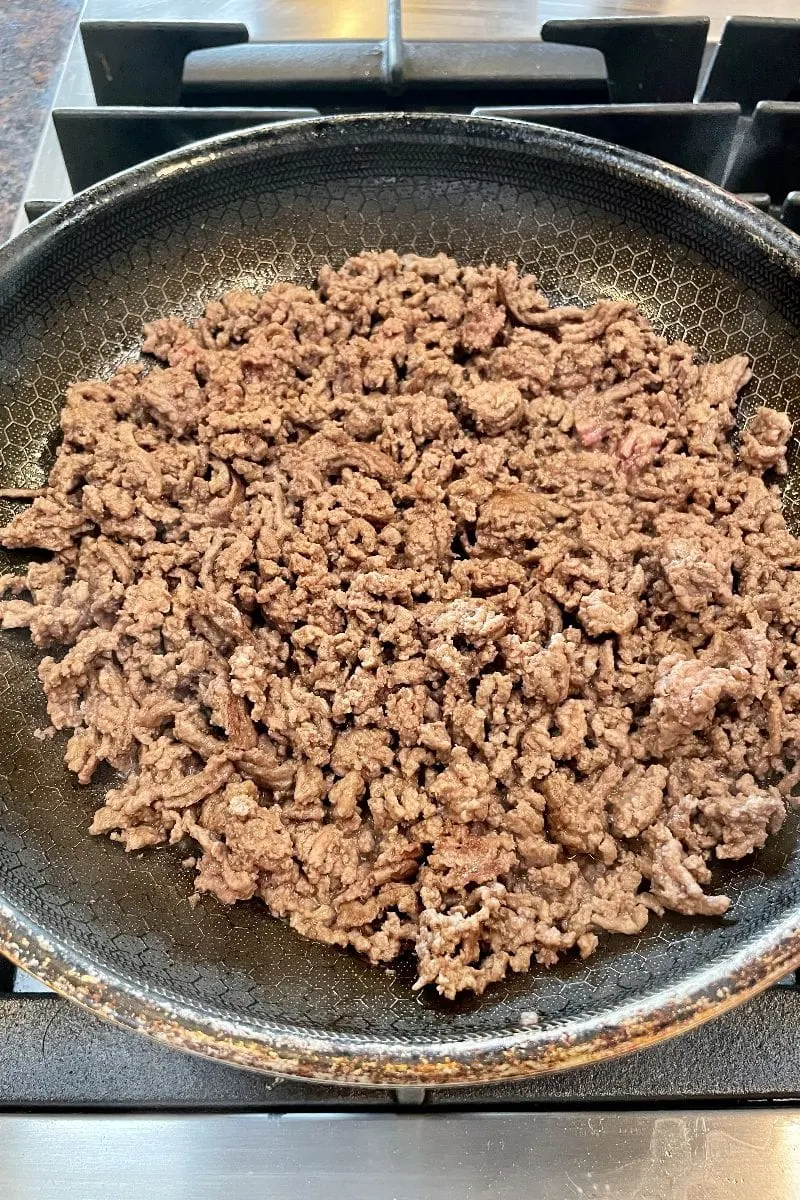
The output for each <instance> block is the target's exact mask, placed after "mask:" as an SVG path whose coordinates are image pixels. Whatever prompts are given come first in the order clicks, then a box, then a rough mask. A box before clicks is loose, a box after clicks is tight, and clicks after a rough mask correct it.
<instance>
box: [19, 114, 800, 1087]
mask: <svg viewBox="0 0 800 1200" xmlns="http://www.w3.org/2000/svg"><path fill="white" fill-rule="evenodd" d="M381 247H384V248H388V247H391V248H395V249H397V250H399V251H415V252H417V253H420V254H432V253H434V252H436V251H438V250H445V251H447V252H448V253H449V254H452V255H453V256H455V257H456V258H458V259H459V260H460V261H462V262H482V261H491V260H495V261H498V262H505V261H507V260H508V259H514V260H516V261H517V262H518V264H519V265H520V267H521V268H522V269H524V270H526V271H533V272H534V273H536V274H537V275H538V276H539V278H540V280H541V282H542V284H543V286H544V289H545V291H547V292H548V294H549V295H550V296H551V298H552V299H553V300H554V301H558V302H562V303H563V302H566V303H581V304H588V303H591V302H592V301H594V300H595V299H597V298H600V297H603V296H611V297H619V298H625V299H629V300H631V301H632V302H633V303H635V304H637V305H638V306H639V307H641V308H642V309H643V310H644V311H645V312H646V313H647V315H648V316H649V317H650V318H651V320H652V321H653V322H654V324H655V325H656V328H657V329H658V330H659V332H662V333H664V334H665V335H667V336H669V337H670V338H673V339H674V338H678V337H681V338H685V339H686V340H687V341H689V342H691V343H693V344H695V345H697V346H699V347H700V350H701V353H702V355H703V356H705V357H709V358H711V357H721V356H723V355H725V354H728V353H733V352H742V351H743V352H745V353H747V354H749V355H750V356H751V357H752V359H753V372H754V379H753V382H752V383H751V385H750V386H749V388H748V390H747V392H746V393H745V396H744V399H743V401H742V403H741V411H740V414H739V417H740V420H741V419H744V418H745V417H746V416H747V414H748V412H749V411H750V410H751V408H752V407H753V405H755V404H760V403H764V404H770V405H772V406H773V407H776V408H780V409H785V410H788V411H789V412H790V413H791V414H792V415H797V413H800V240H798V239H796V238H795V237H794V235H792V234H791V233H789V232H787V231H785V230H783V229H781V228H780V227H779V226H778V225H777V224H776V223H774V222H773V221H772V220H771V219H770V218H768V217H764V216H762V215H761V214H759V213H756V212H754V211H752V210H750V209H749V208H747V207H746V206H745V205H744V204H742V203H740V202H738V201H737V200H735V199H733V198H731V197H730V196H727V195H726V194H725V193H723V192H722V191H720V190H719V189H717V188H714V187H713V186H711V185H709V184H706V183H703V182H702V181H700V180H698V179H696V178H695V177H693V176H691V175H688V174H686V173H685V172H682V171H680V170H678V169H676V168H674V167H668V166H665V165H664V164H662V163H659V162H657V161H656V160H654V159H649V158H646V157H644V156H641V155H637V154H634V153H632V152H629V151H625V150H621V149H619V148H616V147H612V146H609V145H606V144H604V143H602V142H597V141H594V140H592V139H589V138H585V137H582V136H580V135H577V134H572V133H565V132H561V131H558V130H554V129H549V128H548V129H546V128H542V127H537V126H535V125H528V124H523V123H518V122H512V121H497V120H491V119H487V118H483V119H481V118H472V117H459V116H444V115H407V114H402V113H395V114H381V115H379V116H355V117H331V118H321V119H315V120H310V121H298V122H291V123H287V124H285V125H282V126H277V127H276V126H270V127H265V128H262V129H256V130H247V131H244V132H237V133H234V134H229V135H224V136H222V137H219V138H215V139H212V140H210V141H208V142H203V143H200V144H199V145H193V146H191V147H189V148H187V149H184V150H180V151H178V152H176V153H174V154H170V155H167V156H165V157H163V158H160V159H155V160H153V161H152V162H150V163H145V164H143V165H142V166H139V167H136V168H134V169H133V170H131V171H128V172H125V173H123V174H121V175H118V176H116V177H114V178H112V179H110V180H106V181H104V182H103V183H101V184H99V185H97V186H96V187H94V188H91V189H89V190H88V191H86V192H84V193H81V194H80V195H79V196H77V197H75V198H74V199H73V200H71V201H69V202H68V203H67V204H65V205H63V206H61V207H60V208H58V209H56V210H55V211H53V212H52V213H50V214H49V215H47V216H46V217H44V218H42V219H41V220H39V221H37V222H36V223H35V224H34V225H33V226H31V227H30V228H29V229H28V230H26V231H25V232H24V233H23V234H21V235H20V236H19V237H18V238H17V239H16V240H15V241H13V242H11V243H9V244H8V245H7V246H6V247H5V248H4V249H2V250H0V464H1V465H0V479H1V480H2V483H3V485H4V486H17V487H19V486H37V485H39V484H40V483H41V482H42V481H43V479H44V477H45V475H46V473H47V470H48V469H49V467H50V465H51V463H52V461H53V456H54V452H55V447H56V436H57V423H58V409H59V405H60V401H61V398H62V396H63V393H64V390H65V387H66V385H67V384H68V383H70V382H71V381H73V380H75V379H77V378H86V377H88V376H91V375H93V374H95V373H99V374H101V375H103V374H108V373H110V372H111V370H112V369H113V368H114V367H115V366H117V365H119V363H120V362H122V361H123V360H125V359H128V358H131V357H136V355H137V353H138V343H139V336H140V331H141V326H142V323H143V321H145V320H149V319H152V318H153V317H156V316H161V315H166V314H167V313H170V312H178V313H181V314H183V315H186V316H189V317H192V316H196V315H199V313H200V312H201V310H202V308H203V306H204V303H205V302H206V301H207V300H208V299H210V298H212V297H214V296H215V295H218V294H219V293H221V292H223V291H225V290H226V289H228V288H231V287H234V286H244V287H255V288H260V287H265V286H267V285H269V284H270V283H271V282H273V281H275V280H276V279H291V280H293V281H296V282H300V283H311V281H312V280H313V277H314V275H315V272H316V270H317V269H318V267H319V266H320V265H321V264H322V263H324V262H326V261H331V262H333V263H334V264H338V263H340V262H341V261H342V260H344V258H346V257H347V256H348V255H350V254H353V253H357V252H358V251H360V250H361V249H363V248H381ZM793 449H794V448H793ZM790 463H791V469H790V474H789V476H788V480H787V482H786V485H785V494H784V503H785V508H786V512H787V516H788V517H789V520H790V523H791V524H792V528H793V531H795V532H796V531H797V530H798V529H799V528H800V521H798V517H800V504H799V503H798V498H797V497H798V491H797V477H798V476H797V470H798V468H797V462H796V455H794V454H793V455H792V457H791V460H790ZM15 507H16V506H15V505H13V504H12V503H10V502H8V501H2V502H0V519H1V520H2V521H3V522H4V523H5V521H7V520H8V519H9V518H10V516H11V515H12V513H13V511H15ZM22 561H23V560H22V556H21V555H18V554H13V553H7V552H2V553H0V569H2V570H10V569H12V570H13V569H19V566H20V564H21V562H22ZM38 657H39V654H38V652H37V651H36V650H35V649H34V648H32V647H31V646H30V644H29V643H28V640H27V636H26V635H25V634H24V633H13V632H10V633H7V634H4V635H3V636H2V640H0V951H2V952H3V953H6V954H8V955H9V956H10V957H12V958H13V959H14V960H15V961H17V962H18V963H19V964H21V965H22V966H23V967H25V968H26V969H27V970H29V971H31V972H32V973H33V974H35V975H37V976H38V977H39V978H40V979H42V980H44V982H46V983H47V984H49V985H50V986H51V987H54V988H55V989H56V990H58V991H60V992H62V993H63V994H65V995H66V996H68V997H70V998H72V999H74V1000H77V1001H79V1002H80V1003H82V1004H84V1005H86V1006H88V1007H89V1008H91V1009H92V1010H94V1011H95V1012H96V1013H98V1014H99V1015H101V1016H104V1017H107V1018H110V1019H112V1020H114V1021H116V1022H118V1023H120V1024H122V1025H125V1026H128V1027H131V1028H134V1029H137V1030H140V1031H142V1032H144V1033H148V1034H150V1035H152V1036H154V1037H156V1038H158V1039H160V1040H162V1041H164V1042H167V1043H169V1044H170V1045H173V1046H176V1047H181V1048H183V1049H187V1050H192V1051H196V1052H199V1053H202V1054H206V1055H210V1056H213V1057H217V1058H220V1059H224V1060H226V1061H228V1062H231V1063H236V1064H239V1065H241V1066H246V1067H251V1068H256V1069H261V1070H267V1071H272V1072H276V1073H281V1074H287V1075H294V1076H298V1077H305V1078H315V1079H321V1080H329V1081H336V1082H340V1083H344V1082H351V1083H358V1084H376V1085H387V1086H388V1085H396V1084H424V1085H428V1086H430V1085H435V1084H453V1083H472V1084H475V1083H480V1082H485V1081H489V1080H502V1079H513V1078H519V1077H523V1076H526V1075H531V1074H534V1073H536V1072H541V1071H547V1070H554V1069H559V1068H565V1067H569V1066H573V1065H577V1064H578V1063H583V1062H588V1061H592V1060H596V1059H599V1058H603V1057H608V1056H610V1055H613V1054H617V1053H621V1052H623V1051H627V1050H632V1049H635V1048H637V1047H639V1046H644V1045H647V1044H649V1043H650V1042H652V1041H654V1040H657V1039H658V1038H661V1037H664V1036H666V1035H669V1034H674V1033H678V1032H680V1031H681V1030H683V1029H686V1028H688V1027H690V1026H692V1025H694V1024H696V1023H698V1022H700V1021H702V1020H705V1019H707V1018H708V1017H710V1016H713V1015H714V1014H715V1013H719V1012H722V1011H724V1010H725V1009H727V1008H729V1007H731V1006H732V1005H734V1004H736V1003H738V1002H740V1001H742V1000H744V999H745V998H746V997H747V996H749V995H751V994H752V993H754V992H755V991H757V990H759V989H760V988H763V987H765V986H766V985H767V984H769V983H770V982H771V981H773V980H775V979H777V978H779V977H780V976H782V975H783V974H785V973H786V972H787V971H788V970H789V969H790V968H792V967H793V966H794V965H795V964H796V963H797V962H798V960H800V858H799V857H798V854H797V851H796V849H795V836H796V832H797V821H796V819H795V818H793V817H792V818H790V820H789V821H788V822H787V823H786V825H785V827H784V829H783V830H782V831H781V834H780V835H779V836H778V837H777V838H775V839H773V840H772V841H771V843H770V844H769V845H768V847H767V848H766V850H765V851H764V852H762V853H761V854H760V855H758V856H757V857H756V858H755V860H753V859H751V860H748V861H746V862H745V863H744V864H743V865H740V866H737V867H734V868H730V869H727V870H726V871H725V872H724V873H722V872H721V873H720V881H721V886H722V884H723V883H724V890H725V891H726V892H728V893H729V894H730V895H731V896H732V898H733V901H734V903H733V905H732V908H731V911H730V913H729V914H728V916H727V917H726V918H725V919H723V920H721V921H716V922H712V921H701V920H691V921H689V920H686V919H683V918H680V917H677V916H672V917H669V918H667V919H664V920H656V919H653V920H652V921H651V923H650V925H649V927H648V929H647V931H646V932H645V933H644V934H643V935H642V936H640V937H638V938H613V937H610V938H607V939H606V940H605V941H604V942H603V943H602V945H601V949H600V951H599V952H598V953H597V954H596V955H595V956H594V957H593V958H592V959H591V960H590V961H589V962H587V963H585V964H580V963H577V962H566V963H564V964H562V965H561V966H559V967H558V968H556V969H554V970H553V971H550V972H544V971H541V970H533V971H532V972H531V973H530V974H529V975H527V976H515V977H514V978H513V979H511V980H509V981H508V982H506V983H503V984H501V985H497V986H495V987H494V988H492V989H491V990H490V991H489V992H487V993H486V994H485V995H484V996H483V997H481V998H478V999H476V998H468V999H463V1000H460V1001H458V1002H455V1003H448V1002H445V1001H441V1000H438V999H437V998H436V997H431V996H429V995H427V994H422V995H413V994H412V993H411V991H410V982H411V979H412V973H411V971H410V970H409V969H408V966H407V965H404V964H401V965H400V967H399V969H398V970H397V971H396V972H394V973H388V972H385V971H381V970H377V969H375V968H372V967H370V966H368V965H367V964H366V963H362V962H361V961H360V960H358V959H356V958H355V957H352V956H349V955H346V954H344V953H342V952H340V951H338V950H335V949H331V948H329V947H325V946H322V945H320V944H318V943H314V942H308V941H304V940H303V939H301V938H300V937H299V936H298V935H297V934H295V933H294V932H292V931H291V930H290V929H288V927H286V926H285V925H283V924H282V923H280V922H278V921H275V920H273V919H271V918H270V917H268V916H267V914H266V913H265V912H264V910H263V908H259V906H258V905H257V904H255V903H254V904H248V905H237V906H236V907H235V908H233V909H226V908H224V907H222V906H221V905H219V904H217V903H216V902H215V901H213V900H211V899H206V900H204V901H203V902H202V903H201V904H200V905H199V906H198V907H197V908H196V909H194V910H193V909H192V908H191V907H190V906H189V904H188V903H187V902H186V901H187V898H188V895H189V893H190V889H191V878H190V875H189V873H188V872H186V871H184V870H182V868H181V867H180V865H179V859H180V857H181V855H180V852H179V851H176V852H175V853H174V854H171V853H168V852H163V851H160V852H159V853H157V854H144V855H133V856H128V857H126V856H125V855H123V853H122V852H121V850H120V849H119V847H118V846H115V845H114V844H112V843H111V842H108V841H107V840H105V839H95V838H90V837H89V836H88V834H87V828H88V825H89V821H90V817H91V813H92V811H93V809H94V807H95V806H96V805H97V803H98V802H99V798H100V796H101V795H102V793H103V791H104V790H105V789H107V788H108V787H109V786H110V785H111V782H112V776H111V775H110V774H108V775H106V776H104V777H102V778H98V779H97V780H96V782H95V783H93V784H92V785H91V786H90V787H89V788H81V787H80V786H79V785H77V783H75V782H74V779H73V777H72V776H71V775H70V774H69V773H68V772H67V770H66V768H65V767H64V765H63V761H62V759H63V751H64V739H63V738H62V737H60V736H59V737H56V738H55V739H54V740H53V741H52V742H40V741H38V740H37V739H35V738H34V736H33V730H34V729H35V728H36V727H37V726H40V725H44V724H46V723H47V719H46V712H45V707H44V701H43V698H42V695H41V690H40V685H39V683H38V680H37V678H36V664H37V661H38ZM531 1013H535V1014H537V1015H536V1017H535V1018H532V1017H531V1015H530V1014H531Z"/></svg>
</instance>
